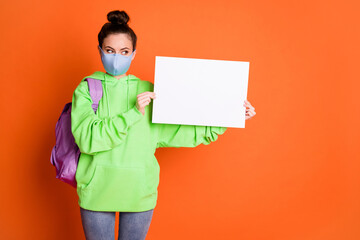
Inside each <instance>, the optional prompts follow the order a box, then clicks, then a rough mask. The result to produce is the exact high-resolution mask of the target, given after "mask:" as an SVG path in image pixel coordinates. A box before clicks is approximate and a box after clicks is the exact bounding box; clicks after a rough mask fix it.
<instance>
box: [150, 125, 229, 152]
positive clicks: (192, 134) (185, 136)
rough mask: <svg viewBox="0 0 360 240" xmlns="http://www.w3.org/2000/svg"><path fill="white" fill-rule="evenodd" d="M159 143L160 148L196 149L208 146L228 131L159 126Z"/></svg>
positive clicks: (199, 127)
mask: <svg viewBox="0 0 360 240" xmlns="http://www.w3.org/2000/svg"><path fill="white" fill-rule="evenodd" d="M157 125H158V141H157V146H156V147H157V148H160V147H177V148H178V147H196V146H198V145H200V144H204V145H208V144H210V143H211V142H214V141H216V140H217V138H218V135H221V134H223V133H224V132H225V131H226V129H227V128H226V127H214V126H197V125H177V124H157Z"/></svg>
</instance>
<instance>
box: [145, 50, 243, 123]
mask: <svg viewBox="0 0 360 240" xmlns="http://www.w3.org/2000/svg"><path fill="white" fill-rule="evenodd" d="M248 77H249V62H242V61H227V60H211V59H196V58H177V57H160V56H156V58H155V79H154V92H155V94H156V99H153V112H152V122H153V123H167V124H182V125H203V126H219V127H234V128H244V127H245V107H244V106H243V104H244V101H245V99H246V98H247V86H248Z"/></svg>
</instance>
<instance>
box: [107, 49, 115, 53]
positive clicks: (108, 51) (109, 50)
mask: <svg viewBox="0 0 360 240" xmlns="http://www.w3.org/2000/svg"><path fill="white" fill-rule="evenodd" d="M106 52H107V53H114V51H113V50H111V49H106Z"/></svg>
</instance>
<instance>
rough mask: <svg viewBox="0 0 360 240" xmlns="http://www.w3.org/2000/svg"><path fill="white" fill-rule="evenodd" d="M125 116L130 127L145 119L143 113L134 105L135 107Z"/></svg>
mask: <svg viewBox="0 0 360 240" xmlns="http://www.w3.org/2000/svg"><path fill="white" fill-rule="evenodd" d="M123 116H124V117H125V118H126V119H127V120H128V125H129V127H130V126H132V125H134V124H135V123H136V122H137V121H139V120H140V119H141V118H142V117H143V115H142V113H141V112H140V111H139V110H138V109H137V107H136V105H134V107H132V108H130V110H129V111H127V112H126V113H124V115H123Z"/></svg>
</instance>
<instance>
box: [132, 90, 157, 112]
mask: <svg viewBox="0 0 360 240" xmlns="http://www.w3.org/2000/svg"><path fill="white" fill-rule="evenodd" d="M151 98H153V99H155V98H156V96H155V92H143V93H140V94H139V95H137V100H136V108H137V109H138V110H139V111H140V112H141V113H142V115H145V107H146V106H147V105H149V103H150V102H151Z"/></svg>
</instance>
